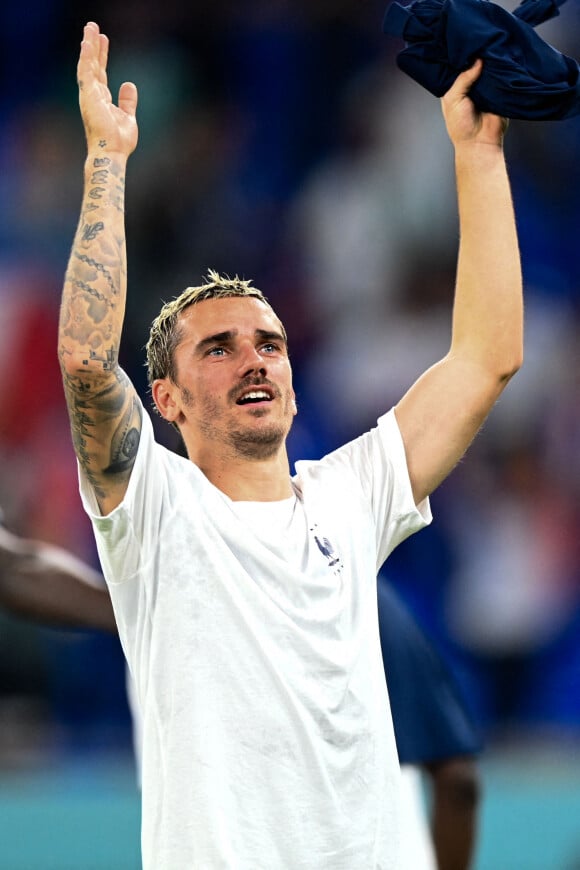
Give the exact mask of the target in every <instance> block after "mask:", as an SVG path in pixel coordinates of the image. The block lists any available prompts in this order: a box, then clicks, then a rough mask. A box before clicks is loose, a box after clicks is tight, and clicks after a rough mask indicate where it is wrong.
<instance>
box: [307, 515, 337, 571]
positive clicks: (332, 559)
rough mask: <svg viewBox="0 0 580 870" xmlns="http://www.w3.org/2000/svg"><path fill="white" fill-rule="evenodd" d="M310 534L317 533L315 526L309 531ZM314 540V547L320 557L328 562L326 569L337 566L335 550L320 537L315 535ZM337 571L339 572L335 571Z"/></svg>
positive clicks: (326, 540)
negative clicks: (320, 554)
mask: <svg viewBox="0 0 580 870" xmlns="http://www.w3.org/2000/svg"><path fill="white" fill-rule="evenodd" d="M310 531H311V532H316V531H317V526H316V525H314V526H313V528H311V529H310ZM314 540H315V541H316V545H317V547H318V549H319V550H320V552H321V553H322V555H323V556H324V557H325V558H326V559H327V560H328V567H329V568H334V566H335V565H339V563H340V556H339V555H338V554H337V553H336V550H335V549H334V547H333V546H332V544H331V543H330V541H329V540H328V538H324V537H322V535H320V537H319V536H318V535H317V534H314ZM337 570H340V568H339V569H337Z"/></svg>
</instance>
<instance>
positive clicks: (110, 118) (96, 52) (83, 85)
mask: <svg viewBox="0 0 580 870" xmlns="http://www.w3.org/2000/svg"><path fill="white" fill-rule="evenodd" d="M108 54H109V40H108V38H107V37H106V36H105V34H104V33H101V32H100V31H99V26H98V25H97V24H95V23H94V22H93V21H90V22H89V23H88V24H86V25H85V28H84V32H83V40H82V42H81V52H80V56H79V62H78V66H77V79H78V85H79V103H80V107H81V115H82V119H83V124H84V127H85V134H86V137H87V146H88V149H89V151H90V150H92V149H97V148H98V149H100V150H101V151H106V152H116V153H120V154H124V155H126V156H127V157H128V156H129V154H131V152H132V151H133V150H134V149H135V146H136V145H137V138H138V129H137V121H136V117H135V113H136V110H137V88H136V87H135V85H134V84H133V83H132V82H125V83H124V84H122V85H121V87H120V88H119V104H118V106H115V105H114V103H113V100H112V97H111V92H110V90H109V88H108V86H107V58H108Z"/></svg>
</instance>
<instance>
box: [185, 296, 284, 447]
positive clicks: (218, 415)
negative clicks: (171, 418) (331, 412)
mask: <svg viewBox="0 0 580 870" xmlns="http://www.w3.org/2000/svg"><path fill="white" fill-rule="evenodd" d="M179 328H180V329H181V333H182V337H181V340H180V342H179V344H178V346H177V348H176V350H175V363H176V371H177V386H178V388H179V395H178V401H179V402H180V418H179V419H178V420H177V422H178V424H179V426H180V428H181V431H182V434H183V436H184V439H185V441H186V444H187V446H188V449H189V450H190V452H191V450H192V448H193V451H194V452H197V450H203V449H207V448H208V447H209V448H210V449H215V450H219V449H220V448H222V449H223V448H224V447H225V448H226V449H227V450H229V451H231V452H232V455H237V456H246V457H248V458H252V459H262V458H268V457H270V456H273V455H274V454H275V453H276V452H277V450H278V449H279V447H280V446H281V445H282V444H283V443H284V441H285V439H286V436H287V434H288V432H289V431H290V427H291V425H292V419H293V417H294V414H295V413H296V405H295V401H294V399H295V396H294V390H293V389H292V371H291V368H290V361H289V359H288V351H287V348H286V342H285V340H284V337H283V333H282V328H281V325H280V322H279V320H278V319H277V317H276V315H275V314H274V312H273V311H272V310H271V309H270V308H269V307H268V306H267V305H265V304H264V303H263V302H261V301H260V300H259V299H256V298H253V297H237V296H236V297H228V298H225V299H206V300H204V301H203V302H198V303H197V304H196V305H191V306H190V307H189V308H187V309H185V311H183V313H182V314H181V315H180V318H179ZM192 458H194V457H193V456H192Z"/></svg>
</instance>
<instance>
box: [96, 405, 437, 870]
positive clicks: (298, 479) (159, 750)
mask: <svg viewBox="0 0 580 870" xmlns="http://www.w3.org/2000/svg"><path fill="white" fill-rule="evenodd" d="M292 483H293V487H294V491H295V495H296V498H295V499H290V500H285V501H284V502H282V503H266V504H260V505H253V506H252V505H250V506H248V505H247V503H245V504H240V503H237V504H235V503H233V502H232V501H231V500H230V499H229V498H228V497H227V496H225V495H224V494H223V493H222V492H221V491H220V490H218V489H217V488H216V487H215V486H213V484H211V483H210V482H209V481H208V480H207V478H206V477H205V476H204V475H203V473H202V472H201V471H200V470H199V468H197V466H196V465H194V463H192V462H190V461H189V460H187V459H184V458H182V457H180V456H177V455H176V454H174V453H172V452H170V451H168V450H166V449H165V448H164V447H162V446H161V445H159V444H157V443H155V441H154V438H153V428H152V425H151V421H150V419H149V417H148V415H147V414H146V413H144V414H143V431H142V435H141V440H140V445H139V450H138V454H137V458H136V462H135V466H134V469H133V472H132V475H131V480H130V483H129V487H128V490H127V493H126V496H125V499H124V500H123V502H122V503H121V504H120V505H119V506H118V507H117V508H115V510H114V511H112V512H111V514H109V515H108V516H106V517H102V516H100V515H99V511H98V507H97V503H96V499H95V497H94V494H93V492H92V490H91V488H90V486H89V485H88V484H87V482H86V480H83V479H82V480H81V494H82V496H83V500H84V504H85V508H86V510H87V511H88V513H89V514H90V515H91V518H92V521H93V525H94V529H95V535H96V540H97V546H98V551H99V555H100V559H101V563H102V568H103V572H104V575H105V578H106V580H107V583H108V586H109V589H110V592H111V597H112V601H113V606H114V609H115V615H116V619H117V623H118V628H119V634H120V637H121V642H122V645H123V649H124V652H125V655H126V657H127V661H128V665H129V669H130V671H131V674H132V676H133V678H134V680H135V688H136V695H137V700H138V704H139V707H140V710H141V712H142V718H143V721H142V725H143V732H142V737H143V759H142V778H143V796H142V801H143V811H142V853H143V866H144V868H145V870H398V863H397V860H398V859H397V852H398V845H397V839H398V820H397V809H398V799H397V790H398V787H399V766H398V760H397V753H396V747H395V738H394V733H393V727H392V722H391V716H390V709H389V702H388V696H387V690H386V685H385V678H384V670H383V665H382V659H381V648H380V641H379V631H378V617H377V593H376V574H377V570H378V568H379V567H380V565H381V564H382V563H383V562H384V560H385V558H386V557H387V555H388V554H389V552H391V550H392V549H393V548H394V547H395V546H396V545H397V544H398V543H400V542H401V541H402V540H403V539H404V538H406V537H407V536H408V535H410V534H411V533H412V532H414V531H416V530H417V529H419V528H421V527H423V526H424V525H426V524H427V523H428V522H429V521H430V519H431V515H430V509H429V505H428V502H425V504H424V505H422V506H421V507H422V510H421V511H419V510H418V509H417V508H416V507H415V505H414V503H413V497H412V494H411V487H410V482H409V477H408V472H407V466H406V460H405V453H404V447H403V443H402V440H401V436H400V433H399V429H398V426H397V423H396V420H395V416H394V413H393V412H392V411H391V412H389V414H387V415H385V416H384V417H382V418H381V419H380V420H379V425H378V427H377V428H376V429H373V430H372V431H371V432H369V433H366V434H365V435H363V436H361V437H360V438H358V439H357V440H356V441H353V442H351V443H350V444H348V445H346V446H344V447H342V448H341V449H339V450H337V451H335V452H334V453H331V454H329V455H328V456H326V457H325V458H324V459H322V460H321V461H319V462H298V463H296V475H295V477H294V478H293V481H292ZM270 518H271V522H270Z"/></svg>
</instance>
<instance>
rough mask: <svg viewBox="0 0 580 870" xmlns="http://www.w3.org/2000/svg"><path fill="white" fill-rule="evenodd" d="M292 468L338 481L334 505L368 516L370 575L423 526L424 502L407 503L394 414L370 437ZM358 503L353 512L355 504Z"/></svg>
mask: <svg viewBox="0 0 580 870" xmlns="http://www.w3.org/2000/svg"><path fill="white" fill-rule="evenodd" d="M316 465H317V464H316V463H296V468H297V471H299V474H300V473H302V474H305V475H308V472H309V471H310V473H311V474H313V475H314V476H318V475H319V474H320V475H325V474H326V473H328V472H330V475H331V478H333V479H334V480H335V482H336V481H340V494H339V493H338V492H337V494H336V495H337V500H338V499H339V498H342V499H343V500H346V504H345V509H346V510H347V511H352V510H357V509H360V510H363V511H365V513H367V514H368V513H369V512H370V514H371V521H372V522H373V524H374V528H375V547H376V558H377V562H376V570H377V571H378V570H379V569H380V567H381V566H382V564H383V563H384V561H385V559H386V558H387V556H388V555H389V554H390V553H391V552H392V551H393V550H394V549H395V547H396V546H398V544H400V543H401V542H402V541H404V540H405V538H408V537H409V535H412V534H413V533H414V532H417V531H419V529H422V528H423V527H424V526H426V525H428V524H429V523H430V522H431V520H432V516H431V508H430V504H429V500H428V499H425V500H424V501H423V502H422V503H421V504H420V505H416V504H415V502H414V499H413V492H412V488H411V481H410V478H409V470H408V467H407V458H406V455H405V447H404V444H403V439H402V436H401V432H400V430H399V426H398V423H397V419H396V417H395V412H394V409H391V410H390V411H389V412H388V413H387V414H385V415H384V416H383V417H380V418H379V420H378V424H377V426H376V427H375V428H373V429H371V430H370V432H366V433H365V434H364V435H361V436H360V437H359V438H356V439H355V440H354V441H351V442H349V443H348V444H345V445H344V446H343V447H340V448H339V449H338V450H335V451H334V452H333V453H330V454H328V455H327V456H325V457H324V458H323V459H322V460H321V461H320V463H319V468H320V471H318V470H317V467H316ZM357 503H359V508H356V507H355V505H356V504H357Z"/></svg>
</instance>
